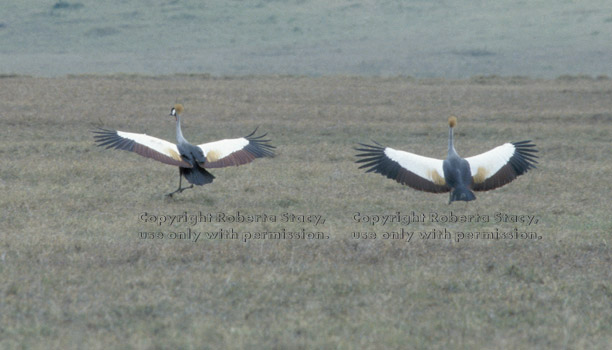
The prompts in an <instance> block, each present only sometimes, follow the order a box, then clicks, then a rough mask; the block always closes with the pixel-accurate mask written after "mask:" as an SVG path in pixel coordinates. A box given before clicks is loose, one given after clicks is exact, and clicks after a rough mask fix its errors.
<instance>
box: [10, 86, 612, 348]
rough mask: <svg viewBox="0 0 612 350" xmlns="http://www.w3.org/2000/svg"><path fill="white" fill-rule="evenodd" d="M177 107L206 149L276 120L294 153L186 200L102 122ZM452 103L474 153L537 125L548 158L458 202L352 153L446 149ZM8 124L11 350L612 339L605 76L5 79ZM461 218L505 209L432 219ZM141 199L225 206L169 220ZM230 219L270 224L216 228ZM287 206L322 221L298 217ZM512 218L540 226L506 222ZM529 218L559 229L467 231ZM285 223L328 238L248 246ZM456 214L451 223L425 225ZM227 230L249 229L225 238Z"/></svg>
mask: <svg viewBox="0 0 612 350" xmlns="http://www.w3.org/2000/svg"><path fill="white" fill-rule="evenodd" d="M175 101H178V102H181V103H183V104H184V105H185V108H186V111H185V113H184V115H183V119H184V121H183V124H184V125H183V131H184V134H185V137H186V138H187V139H188V140H190V141H192V142H193V143H201V142H205V141H212V140H216V139H221V138H228V137H237V136H242V135H246V134H247V133H249V132H250V131H252V130H253V129H254V128H255V127H257V126H259V130H261V131H265V132H268V135H269V137H270V138H271V139H272V140H273V144H274V145H276V146H277V147H278V148H277V156H276V157H275V158H274V159H260V160H257V161H255V162H253V163H252V164H249V165H246V166H241V167H239V168H227V169H217V170H213V171H212V173H213V174H214V175H216V176H217V179H216V180H215V182H214V183H213V184H211V185H207V186H204V187H198V188H196V189H192V190H188V191H185V192H184V193H183V194H181V195H177V196H175V198H173V199H168V198H165V197H164V196H163V194H164V193H167V192H170V191H172V190H174V189H175V188H176V185H177V180H178V179H177V177H178V171H177V169H176V168H173V167H171V166H167V165H164V164H161V163H157V162H155V161H152V160H149V159H145V158H142V157H139V156H138V155H136V154H132V153H128V152H124V151H117V150H103V149H101V148H98V147H95V145H94V143H93V138H92V134H91V133H90V132H89V131H90V130H92V129H94V128H96V127H98V126H103V127H107V128H115V129H119V130H124V131H132V132H142V133H147V134H149V135H153V136H157V137H161V138H164V139H166V140H170V141H174V122H173V118H171V117H170V116H168V113H169V111H170V106H171V105H172V104H173V103H175ZM450 114H455V115H457V116H459V125H458V128H457V130H456V131H457V133H456V136H457V137H456V147H457V150H458V151H459V153H460V154H461V155H463V156H470V155H474V154H477V153H481V152H483V151H486V150H488V149H490V148H493V147H495V146H497V145H500V144H502V143H504V142H507V141H520V140H524V139H532V140H533V141H534V142H535V143H536V144H537V146H538V148H539V150H540V154H539V155H540V159H539V161H540V163H539V167H538V169H536V170H535V171H532V172H529V173H528V174H526V175H525V176H522V177H520V178H519V179H517V180H516V181H515V182H513V183H511V184H510V185H508V186H505V187H503V188H501V189H498V190H495V191H491V192H486V193H477V194H476V195H477V197H478V199H477V200H476V201H475V202H471V203H469V204H465V203H453V204H452V205H448V204H447V201H448V196H447V195H434V194H427V193H421V192H416V191H413V190H410V189H407V188H405V187H402V186H400V185H399V184H397V183H395V182H393V181H391V180H388V179H386V178H384V177H382V176H380V175H376V174H364V173H363V171H361V170H358V169H357V166H356V164H354V161H355V160H356V158H355V151H354V150H353V147H354V146H355V145H356V144H357V143H358V142H369V141H370V140H372V139H373V140H376V141H378V142H381V143H383V144H385V145H389V146H393V147H395V148H399V149H403V150H407V151H412V152H415V153H419V154H422V155H426V156H431V157H438V158H442V157H444V155H445V152H446V142H447V124H446V118H447V117H448V116H449V115H450ZM0 123H1V124H0V125H1V126H2V127H1V128H0V135H1V138H0V156H1V159H2V163H1V164H2V166H1V168H0V192H1V193H2V196H1V198H0V208H1V209H2V214H1V215H2V216H1V218H0V220H1V224H0V225H1V226H0V276H1V278H0V279H1V280H2V283H1V284H0V348H3V349H11V348H24V349H50V348H55V349H70V348H74V349H76V348H82V349H85V348H86V349H109V348H122V349H196V348H198V349H200V348H204V349H241V348H244V349H285V348H319V349H325V348H338V349H381V348H391V349H393V348H395V349H407V348H413V349H448V348H454V349H478V348H488V349H495V348H497V349H499V348H507V349H527V348H554V349H563V348H569V349H597V348H600V349H604V348H607V347H608V346H609V344H611V343H612V268H611V265H612V260H611V258H612V254H611V252H610V247H609V244H610V243H611V242H610V232H611V231H612V219H610V212H611V211H612V201H610V179H612V162H611V156H610V141H611V140H612V126H611V123H612V81H611V80H608V79H606V78H601V79H587V78H571V77H566V78H561V79H556V80H546V81H539V80H530V79H524V78H503V79H502V78H495V77H485V78H474V79H471V80H461V81H447V80H415V79H410V78H389V79H383V78H367V79H366V78H345V77H327V78H302V77H249V78H242V79H215V78H211V77H207V76H168V77H159V78H149V77H139V76H121V75H119V76H111V77H96V76H77V77H67V78H53V79H41V78H28V77H4V78H2V79H0ZM398 211H399V212H400V213H401V214H411V213H412V212H414V213H415V214H417V215H420V214H425V215H426V218H427V219H426V222H423V223H419V222H415V223H410V224H408V225H406V224H401V223H391V224H389V223H388V224H387V225H384V226H383V225H380V224H378V225H371V224H367V223H359V222H357V221H356V220H355V218H354V217H355V215H356V213H360V215H362V216H363V215H390V214H395V213H397V212H398ZM451 212H452V214H453V215H455V216H458V217H459V216H461V215H474V216H476V215H479V216H481V217H487V218H489V219H490V221H489V222H471V223H456V222H446V223H445V222H432V220H431V215H432V213H433V214H438V215H439V216H445V215H446V216H449V215H450V213H451ZM143 213H147V214H148V215H155V216H158V215H162V216H163V215H179V214H184V213H187V214H188V215H199V213H202V218H207V217H208V216H207V214H209V213H210V214H212V215H211V216H212V217H213V219H212V222H199V223H197V224H195V225H190V224H189V223H178V224H177V223H175V224H173V225H169V224H168V223H167V222H165V223H162V224H161V225H158V224H156V223H152V222H145V221H143V220H141V216H142V214H143ZM217 213H223V214H225V215H227V216H232V215H233V216H234V217H236V216H237V213H240V215H243V216H246V217H248V216H253V217H254V218H257V219H260V220H263V216H264V215H266V216H267V221H266V222H261V221H260V222H219V221H220V220H217V219H218V217H217V216H216V215H217ZM285 213H289V214H295V215H321V216H322V218H324V219H325V222H324V223H319V224H318V225H315V224H313V223H308V222H307V223H302V222H293V223H291V222H282V221H283V219H284V218H285V216H283V215H284V214H285ZM496 213H502V214H511V215H533V216H535V218H537V220H538V221H537V223H533V224H532V225H527V224H524V223H512V222H510V223H508V222H502V223H497V222H495V221H494V219H495V215H496ZM256 215H261V216H260V217H255V216H256ZM238 217H239V216H238ZM272 217H274V218H275V219H276V222H273V221H272ZM148 218H150V216H148ZM158 220H160V219H158ZM515 228H516V229H517V230H518V231H529V232H536V233H537V234H538V236H541V239H505V240H493V239H482V238H478V239H476V238H474V239H467V238H466V239H463V240H461V241H457V240H456V239H455V238H456V236H455V234H456V233H457V232H489V231H493V230H496V229H498V230H501V231H503V230H506V231H509V230H514V229H515ZM283 229H284V230H285V231H286V232H295V231H298V232H301V230H304V231H305V232H323V233H324V239H284V240H283V239H270V238H269V237H266V238H265V239H249V240H243V238H245V237H244V234H245V233H246V232H250V233H252V234H253V237H252V238H255V233H258V232H277V231H281V230H283ZM402 229H403V230H404V231H405V232H416V233H415V236H414V237H413V239H412V240H411V241H410V242H407V241H406V240H397V239H395V240H392V239H384V236H383V234H384V232H389V231H391V232H395V231H400V232H401V230H402ZM444 229H446V230H447V231H448V232H451V233H452V237H451V239H445V238H444V237H443V239H421V238H420V237H419V232H430V231H433V230H444ZM189 230H191V232H192V233H196V232H198V233H201V236H200V237H199V239H198V240H197V241H196V242H194V241H193V240H191V241H190V240H187V239H182V240H181V239H172V238H175V237H172V232H190V231H189ZM220 230H234V232H236V233H238V234H239V235H238V239H224V240H221V239H211V238H210V237H209V238H207V236H206V232H209V233H211V232H219V231H220ZM140 232H162V233H163V234H164V238H163V239H158V238H154V239H143V238H142V236H141V234H140ZM353 232H376V233H377V237H376V239H354V238H353V235H352V233H353ZM155 237H157V236H155ZM226 238H230V237H226ZM260 238H262V237H260Z"/></svg>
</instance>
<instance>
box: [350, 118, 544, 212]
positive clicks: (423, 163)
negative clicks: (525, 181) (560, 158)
mask: <svg viewBox="0 0 612 350" xmlns="http://www.w3.org/2000/svg"><path fill="white" fill-rule="evenodd" d="M448 124H449V126H450V128H449V134H448V156H447V158H446V160H444V161H442V160H440V159H434V158H428V157H423V156H419V155H416V154H413V153H409V152H404V151H398V150H395V149H393V148H390V147H384V146H382V145H380V144H379V143H377V142H376V141H374V143H376V145H367V144H363V143H360V145H361V146H363V148H356V150H357V151H360V152H364V153H360V154H357V157H360V158H361V159H359V160H357V163H365V164H363V165H362V166H360V167H359V169H362V168H368V170H367V172H375V173H380V174H381V175H385V176H386V177H388V178H390V179H394V180H395V181H397V182H399V183H401V184H403V185H408V186H410V187H412V188H414V189H417V190H421V191H426V192H434V193H442V192H449V191H450V199H449V202H448V203H449V204H450V203H451V202H453V201H472V200H474V199H476V196H474V193H473V192H472V191H488V190H492V189H494V188H497V187H501V186H503V185H505V184H507V183H509V182H511V181H512V180H514V179H515V178H516V177H517V176H519V175H522V174H523V173H525V172H527V171H528V170H529V169H531V168H535V165H534V163H537V161H536V160H535V158H537V156H536V155H535V154H534V153H536V152H537V150H536V149H535V145H534V144H532V143H531V141H520V142H513V143H506V144H503V145H501V146H499V147H496V148H494V149H492V150H490V151H488V152H485V153H482V154H479V155H477V156H473V157H469V158H465V159H464V158H461V157H459V155H458V154H457V152H456V151H455V146H454V144H453V128H454V127H455V125H457V118H456V117H450V118H449V119H448ZM442 175H444V177H442Z"/></svg>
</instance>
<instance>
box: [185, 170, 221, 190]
mask: <svg viewBox="0 0 612 350" xmlns="http://www.w3.org/2000/svg"><path fill="white" fill-rule="evenodd" d="M181 174H182V175H183V176H185V178H186V179H187V181H189V183H191V184H194V185H199V186H201V185H206V184H209V183H211V182H213V179H214V178H215V176H214V175H213V174H211V173H209V172H208V171H206V169H204V168H201V167H200V166H198V165H195V166H194V167H193V168H181Z"/></svg>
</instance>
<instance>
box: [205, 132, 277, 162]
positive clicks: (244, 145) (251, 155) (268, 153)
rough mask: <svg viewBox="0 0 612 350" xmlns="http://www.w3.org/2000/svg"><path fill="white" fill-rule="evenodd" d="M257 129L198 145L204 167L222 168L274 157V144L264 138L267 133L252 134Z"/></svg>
mask: <svg viewBox="0 0 612 350" xmlns="http://www.w3.org/2000/svg"><path fill="white" fill-rule="evenodd" d="M256 131H257V129H255V130H253V132H252V133H250V134H249V135H247V136H245V137H241V138H237V139H225V140H220V141H214V142H209V143H203V144H201V145H198V147H200V148H201V149H202V152H204V156H205V157H206V162H205V163H203V164H200V166H203V167H205V168H223V167H227V166H232V165H235V166H238V165H242V164H246V163H249V162H251V161H253V160H254V159H255V158H262V157H274V151H273V150H274V148H275V147H274V146H272V145H270V144H269V142H270V140H266V139H264V137H265V136H266V135H267V134H263V135H260V136H253V135H254V134H255V132H256Z"/></svg>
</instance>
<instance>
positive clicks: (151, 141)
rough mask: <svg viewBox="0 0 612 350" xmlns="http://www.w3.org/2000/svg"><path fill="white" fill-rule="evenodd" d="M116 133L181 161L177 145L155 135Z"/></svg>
mask: <svg viewBox="0 0 612 350" xmlns="http://www.w3.org/2000/svg"><path fill="white" fill-rule="evenodd" d="M117 135H119V136H120V137H123V138H126V139H130V140H133V141H134V142H136V143H139V144H141V145H143V146H145V147H148V148H150V149H152V150H154V151H156V152H159V153H162V154H164V155H167V156H168V157H171V158H172V159H175V160H178V161H181V160H182V159H181V156H180V154H179V150H178V147H176V145H175V144H173V143H172V142H168V141H166V140H162V139H158V138H157V137H153V136H149V135H147V134H135V133H132V132H125V131H117Z"/></svg>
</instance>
